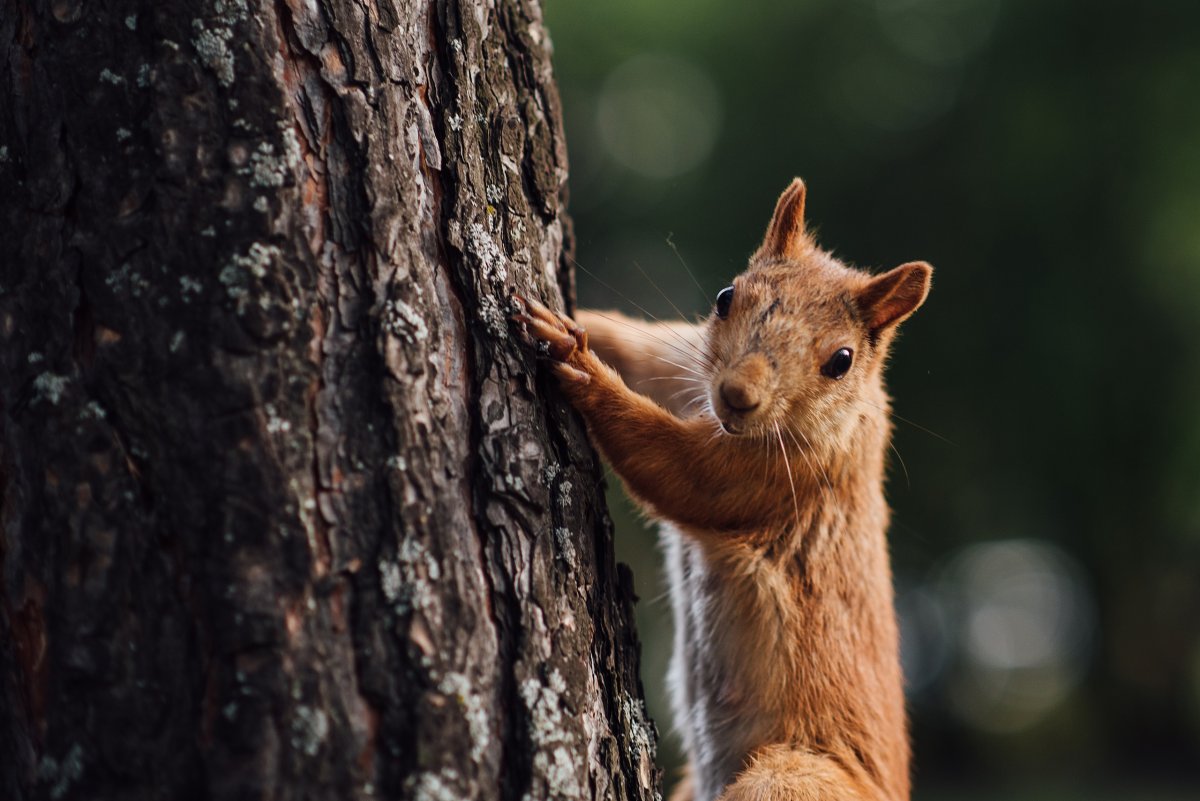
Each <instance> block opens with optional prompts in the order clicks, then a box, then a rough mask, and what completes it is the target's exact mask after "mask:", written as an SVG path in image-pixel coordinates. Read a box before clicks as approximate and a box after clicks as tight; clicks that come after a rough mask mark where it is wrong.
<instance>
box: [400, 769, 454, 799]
mask: <svg viewBox="0 0 1200 801" xmlns="http://www.w3.org/2000/svg"><path fill="white" fill-rule="evenodd" d="M458 784H459V775H458V772H457V771H455V770H454V769H453V768H442V769H441V770H440V771H438V772H437V773H430V772H423V773H417V774H415V775H413V776H409V777H408V779H407V780H405V782H404V789H405V791H406V795H407V796H408V797H409V798H412V799H413V801H459V799H460V798H463V794H462V793H461V792H459V791H458V789H457V786H458Z"/></svg>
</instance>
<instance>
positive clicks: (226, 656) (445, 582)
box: [0, 0, 657, 801]
mask: <svg viewBox="0 0 1200 801" xmlns="http://www.w3.org/2000/svg"><path fill="white" fill-rule="evenodd" d="M0 58H2V61H0V237H2V239H0V342H2V348H0V498H2V499H3V500H2V502H3V507H2V511H0V525H2V528H0V797H3V798H5V799H11V800H12V801H22V800H23V799H35V798H36V799H41V798H50V799H71V798H88V799H97V798H100V799H104V798H114V799H115V798H120V799H124V800H128V799H144V798H162V799H171V800H172V801H178V800H179V799H189V798H239V799H240V798H264V799H265V798H270V799H282V798H330V799H335V798H336V799H351V798H363V799H365V798H414V799H455V798H468V797H479V798H505V799H522V798H526V797H528V798H549V797H570V798H576V797H578V798H630V799H634V798H638V799H640V798H651V797H653V796H654V795H655V794H656V786H657V776H656V771H655V769H654V767H653V758H654V734H653V729H652V726H651V724H650V723H649V722H648V721H647V720H646V717H645V714H644V711H643V705H642V701H641V689H640V686H639V684H638V680H637V674H636V658H637V657H636V654H637V648H636V641H635V639H634V634H633V631H632V625H631V622H630V621H631V614H630V611H631V610H630V597H631V590H630V583H629V580H628V576H627V574H626V573H625V572H624V571H621V570H617V568H616V567H615V565H614V563H613V559H612V549H611V539H610V523H609V522H608V518H607V515H606V513H605V510H604V507H603V501H602V498H601V496H600V494H599V484H600V472H599V470H598V465H597V462H596V460H595V457H594V454H593V453H592V451H591V450H590V448H589V446H588V444H587V442H586V439H585V437H584V434H583V432H582V429H581V428H580V426H579V424H578V422H577V420H576V418H574V417H573V415H572V414H571V413H569V412H568V411H567V409H566V407H565V404H564V403H563V402H562V401H561V400H560V399H559V398H558V397H557V395H556V393H555V391H554V389H553V387H552V385H551V384H550V383H549V382H546V381H543V380H541V379H538V378H537V375H538V370H537V368H536V364H535V362H534V360H533V359H532V358H531V357H530V354H529V353H528V351H527V349H526V348H524V347H523V346H522V344H521V343H520V342H519V341H518V340H517V339H516V337H515V336H514V333H513V330H512V328H511V327H510V325H509V323H508V321H507V315H508V303H509V301H508V298H509V295H510V294H511V293H512V292H513V291H514V290H516V291H521V292H528V293H533V294H535V295H540V296H543V297H548V298H551V299H554V298H556V297H557V296H558V294H559V292H560V288H565V287H566V285H567V282H568V281H569V271H568V270H567V268H566V262H565V260H564V258H563V256H562V253H563V247H564V239H565V238H566V233H565V232H566V219H565V216H564V212H563V208H562V203H563V187H564V185H565V179H566V161H565V151H564V146H563V138H562V129H561V123H560V119H559V107H558V98H557V95H556V92H555V89H554V86H553V82H552V76H551V72H550V62H549V56H548V41H547V38H546V34H545V31H544V29H543V27H542V24H541V15H540V9H539V8H538V5H537V3H536V2H535V0H494V2H484V1H483V0H462V1H461V2H453V1H451V0H447V1H446V2H437V3H433V4H429V3H403V2H394V1H393V0H364V1H363V2H349V0H276V2H267V1H266V0H205V2H200V3H184V2H178V1H177V0H160V1H159V2H150V1H149V0H141V2H124V3H122V2H83V0H51V2H40V3H32V2H16V1H15V0H0Z"/></svg>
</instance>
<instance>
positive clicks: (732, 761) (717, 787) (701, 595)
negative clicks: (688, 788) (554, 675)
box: [660, 523, 783, 801]
mask: <svg viewBox="0 0 1200 801" xmlns="http://www.w3.org/2000/svg"><path fill="white" fill-rule="evenodd" d="M660 536H661V537H662V540H663V546H664V551H665V555H666V569H667V578H668V582H669V584H670V594H671V606H672V612H673V618H674V625H675V641H674V652H673V654H672V657H671V667H670V672H669V674H668V684H669V686H670V691H671V700H672V708H673V711H674V715H675V726H676V728H677V729H678V730H679V732H680V734H681V736H682V737H683V740H684V746H685V748H686V750H687V752H688V755H689V758H690V760H691V763H692V770H693V778H694V780H695V786H696V795H695V798H696V801H704V799H710V798H715V797H716V796H717V795H719V794H720V791H721V790H722V788H724V787H725V786H726V785H727V784H728V783H730V782H731V781H732V780H733V778H734V776H735V775H736V774H737V772H738V771H740V770H741V769H742V767H744V760H745V758H746V756H747V754H748V753H749V752H750V751H752V750H753V749H754V748H755V747H757V746H759V745H761V744H763V742H764V740H765V738H766V737H767V736H768V733H769V731H770V727H771V726H770V720H769V715H763V714H761V713H762V711H763V709H762V704H761V703H760V697H761V695H762V693H761V690H763V689H764V688H762V687H761V686H760V685H761V679H762V675H763V672H762V670H761V667H762V664H763V662H764V661H766V660H773V659H780V658H781V657H782V656H783V655H782V654H779V653H772V651H775V650H777V649H776V647H775V644H772V643H763V642H758V643H755V642H751V640H753V639H755V635H754V634H753V632H752V630H753V629H754V626H753V625H749V626H748V625H747V623H748V621H747V620H746V619H745V616H746V610H745V609H744V598H745V595H746V593H744V592H738V590H737V588H733V587H731V586H730V585H729V581H728V579H725V578H723V577H721V576H718V575H717V574H716V573H715V572H714V571H713V570H712V569H711V568H710V566H709V565H708V564H707V563H706V561H705V557H704V554H703V552H702V550H701V546H700V545H698V544H697V543H695V542H694V541H692V540H691V539H689V538H687V537H686V536H685V535H681V534H680V533H679V532H678V531H677V530H676V529H675V528H674V527H673V526H671V525H670V524H667V523H663V524H662V526H661V529H660ZM735 597H740V598H741V599H742V601H743V602H742V603H739V602H737V601H735V600H734V598H735Z"/></svg>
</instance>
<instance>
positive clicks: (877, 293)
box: [855, 261, 933, 334]
mask: <svg viewBox="0 0 1200 801" xmlns="http://www.w3.org/2000/svg"><path fill="white" fill-rule="evenodd" d="M932 278H933V268H932V267H930V266H929V265H928V264H926V263H925V262H923V261H913V262H909V263H908V264H901V265H900V266H899V267H897V268H896V269H894V270H889V271H888V272H886V273H884V274H883V275H878V276H875V277H874V278H872V279H871V280H870V281H869V282H868V283H867V285H866V286H865V287H863V288H862V289H860V290H859V291H858V297H857V298H855V301H856V302H857V304H858V308H859V309H860V310H861V311H862V313H863V318H864V319H865V320H866V323H867V327H868V328H869V329H870V330H871V333H872V334H877V333H879V332H880V331H883V330H885V329H888V328H891V327H893V326H895V325H898V324H900V323H901V322H903V321H904V320H905V319H907V318H908V316H909V315H911V314H912V313H913V312H915V311H916V310H917V309H918V308H919V307H920V305H921V304H922V303H924V302H925V296H926V295H928V294H929V283H930V280H931V279H932Z"/></svg>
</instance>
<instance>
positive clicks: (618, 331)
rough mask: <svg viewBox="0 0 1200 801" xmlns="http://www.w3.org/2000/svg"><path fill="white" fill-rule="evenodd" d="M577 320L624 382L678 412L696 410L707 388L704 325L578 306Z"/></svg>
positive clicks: (597, 351) (673, 411) (597, 352)
mask: <svg viewBox="0 0 1200 801" xmlns="http://www.w3.org/2000/svg"><path fill="white" fill-rule="evenodd" d="M575 320H576V322H578V323H579V324H580V325H581V326H583V327H584V328H585V329H587V332H588V334H589V337H590V339H589V344H590V346H591V348H592V349H593V350H594V351H595V352H596V355H597V356H599V357H600V358H601V359H602V360H603V361H604V363H605V364H607V365H609V366H610V367H612V368H613V369H615V370H616V371H617V372H618V373H620V374H621V378H623V379H624V380H625V383H626V385H627V386H628V387H629V388H630V389H632V390H633V391H634V392H640V393H641V394H643V395H646V396H647V397H649V398H652V399H653V400H655V401H656V402H657V403H658V404H659V405H660V406H662V407H664V408H666V409H667V410H668V411H670V412H671V413H672V414H674V415H676V416H678V417H689V416H691V414H693V413H695V412H696V411H698V407H699V406H700V401H702V400H703V399H704V397H705V395H706V394H707V392H708V383H707V381H706V372H707V371H706V362H707V361H708V359H709V356H708V351H707V345H706V343H705V335H704V328H703V327H702V326H699V325H695V324H693V323H685V322H682V321H680V322H669V323H657V322H655V323H652V322H647V321H645V320H638V319H635V318H633V317H628V316H626V315H624V314H622V313H621V312H618V311H593V310H588V309H580V310H579V311H578V312H577V313H576V314H575Z"/></svg>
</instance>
